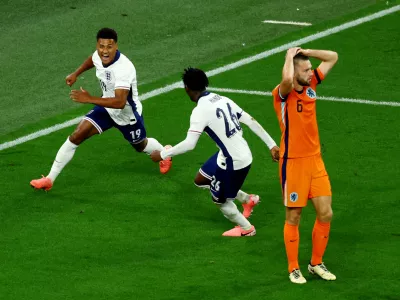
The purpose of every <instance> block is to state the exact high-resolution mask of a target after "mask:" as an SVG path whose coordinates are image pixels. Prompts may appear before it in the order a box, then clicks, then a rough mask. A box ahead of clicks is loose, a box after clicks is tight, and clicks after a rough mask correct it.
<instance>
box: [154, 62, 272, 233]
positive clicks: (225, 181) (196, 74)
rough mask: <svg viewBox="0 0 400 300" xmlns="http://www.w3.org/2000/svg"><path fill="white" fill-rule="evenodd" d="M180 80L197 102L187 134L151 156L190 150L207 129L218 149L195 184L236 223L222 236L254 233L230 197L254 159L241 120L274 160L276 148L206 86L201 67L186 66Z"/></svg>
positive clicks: (243, 114)
mask: <svg viewBox="0 0 400 300" xmlns="http://www.w3.org/2000/svg"><path fill="white" fill-rule="evenodd" d="M183 83H184V84H185V90H186V93H187V94H188V96H189V98H190V99H191V100H192V101H193V102H195V103H196V104H197V106H196V107H195V108H194V109H193V112H192V115H191V117H190V128H189V130H188V133H187V137H186V139H185V140H184V141H182V142H181V143H179V144H177V145H176V146H174V147H172V148H170V149H165V150H163V151H161V152H158V151H154V152H153V153H152V155H151V156H152V159H153V161H160V160H161V159H167V158H169V157H172V156H175V155H178V154H182V153H185V152H187V151H189V150H192V149H194V147H195V146H196V144H197V141H198V140H199V137H200V135H201V134H202V133H203V132H205V133H207V134H208V135H209V136H210V137H211V138H212V139H213V140H214V142H215V143H216V144H217V147H218V148H219V151H218V153H217V154H215V155H213V156H211V158H210V159H209V160H208V161H207V162H206V163H205V164H204V165H203V167H202V168H201V169H200V173H201V174H198V176H196V179H195V184H196V185H197V186H200V187H204V188H206V187H208V188H209V189H210V191H211V195H212V199H213V201H214V203H216V204H217V205H218V206H219V208H220V210H221V211H222V213H223V214H224V215H225V217H226V218H227V219H229V220H230V221H231V222H233V223H235V225H239V226H236V227H235V228H233V229H231V230H228V231H226V232H225V233H224V234H223V235H224V236H252V235H255V232H256V231H255V228H254V226H252V225H251V224H250V222H249V221H248V220H247V219H246V217H245V216H244V215H243V214H241V213H240V212H239V210H238V209H237V207H236V205H235V204H234V203H233V201H232V200H234V199H235V198H236V196H237V195H238V192H239V191H240V188H241V187H242V185H243V183H244V181H245V179H246V176H247V174H248V172H249V170H250V167H251V163H252V160H253V158H252V154H251V151H250V148H249V146H248V144H247V142H246V140H245V139H244V138H243V132H242V128H241V125H240V123H244V124H246V125H248V126H249V128H250V129H251V130H252V131H253V132H254V133H255V134H256V135H258V136H259V137H260V138H261V139H262V140H263V141H264V142H265V144H266V145H267V146H268V148H269V149H270V150H271V155H272V156H273V158H274V159H275V160H276V161H278V158H279V148H278V147H277V146H276V144H275V142H274V140H273V139H272V138H271V137H270V136H269V134H268V133H267V132H266V131H265V130H264V129H263V128H262V127H261V125H260V124H259V123H258V122H257V121H256V120H254V119H253V118H252V117H251V116H250V115H249V114H248V113H246V112H245V111H244V110H243V109H241V108H240V107H239V106H238V105H237V104H236V103H235V102H233V101H232V100H231V99H229V98H227V97H224V96H221V95H218V94H215V93H210V92H208V91H207V90H206V87H207V86H208V78H207V76H206V74H205V73H204V72H203V71H202V70H199V69H194V68H188V69H186V70H185V73H184V74H183ZM199 175H200V176H199ZM199 178H200V180H199Z"/></svg>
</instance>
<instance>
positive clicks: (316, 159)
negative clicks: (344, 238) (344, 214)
mask: <svg viewBox="0 0 400 300" xmlns="http://www.w3.org/2000/svg"><path fill="white" fill-rule="evenodd" d="M309 57H313V58H316V59H318V60H321V61H322V62H321V64H320V65H319V66H318V68H316V69H314V70H313V69H312V66H311V62H310V60H309ZM337 60H338V55H337V53H336V52H333V51H327V50H311V49H301V48H298V47H296V48H291V49H289V50H288V51H287V53H286V59H285V64H284V66H283V71H282V81H281V83H280V84H279V85H278V86H277V87H276V88H275V89H274V90H273V92H272V94H273V97H274V108H275V112H276V115H277V117H278V120H279V125H280V128H281V131H282V137H281V145H280V161H279V162H280V164H279V170H280V181H281V186H282V196H283V202H284V205H285V206H286V222H285V227H284V241H285V247H286V254H287V257H288V264H289V267H288V270H289V279H290V280H291V281H292V282H294V283H299V284H301V283H306V279H305V278H304V277H303V275H302V274H301V272H300V268H299V263H298V252H299V222H300V215H301V211H302V209H303V207H305V206H306V205H307V201H308V200H309V199H310V200H311V202H312V203H313V205H314V208H315V211H316V213H317V218H316V221H315V224H314V229H313V233H312V244H313V247H312V257H311V261H310V264H309V265H308V271H309V272H310V273H312V274H317V275H319V276H320V277H321V278H323V279H325V280H335V279H336V276H335V275H333V274H332V273H331V272H329V271H328V269H327V268H326V267H325V265H324V263H323V262H322V257H323V255H324V252H325V249H326V245H327V243H328V237H329V231H330V222H331V219H332V207H331V203H332V192H331V185H330V182H329V177H328V173H327V172H326V170H325V166H324V162H323V161H322V158H321V150H320V148H321V147H320V141H319V135H318V126H317V117H316V110H315V108H316V92H315V91H316V87H317V85H318V84H320V83H321V82H322V80H324V78H325V77H326V75H327V74H328V73H329V71H330V70H331V69H332V67H333V66H334V65H335V64H336V62H337Z"/></svg>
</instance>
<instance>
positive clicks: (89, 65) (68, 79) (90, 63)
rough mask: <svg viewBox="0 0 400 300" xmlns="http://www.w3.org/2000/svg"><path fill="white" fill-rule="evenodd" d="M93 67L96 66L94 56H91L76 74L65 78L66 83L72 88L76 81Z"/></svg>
mask: <svg viewBox="0 0 400 300" xmlns="http://www.w3.org/2000/svg"><path fill="white" fill-rule="evenodd" d="M93 67H94V64H93V60H92V56H89V57H88V58H87V59H86V60H85V61H84V62H83V64H81V65H80V66H79V68H78V69H76V70H75V72H73V73H71V74H69V75H68V76H67V77H66V78H65V82H66V83H67V85H69V86H72V85H73V84H74V83H75V82H76V79H77V78H78V76H79V75H81V74H82V73H83V72H85V71H87V70H90V69H91V68H93Z"/></svg>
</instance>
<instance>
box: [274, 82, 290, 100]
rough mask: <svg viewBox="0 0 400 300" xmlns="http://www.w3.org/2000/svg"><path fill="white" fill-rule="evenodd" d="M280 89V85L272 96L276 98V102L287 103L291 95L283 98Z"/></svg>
mask: <svg viewBox="0 0 400 300" xmlns="http://www.w3.org/2000/svg"><path fill="white" fill-rule="evenodd" d="M279 88H280V84H278V85H277V86H276V87H275V88H274V89H273V91H272V96H273V97H274V100H275V101H286V100H287V98H288V96H289V95H286V96H285V97H282V95H281V92H280V90H279Z"/></svg>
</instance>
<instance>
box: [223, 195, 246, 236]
mask: <svg viewBox="0 0 400 300" xmlns="http://www.w3.org/2000/svg"><path fill="white" fill-rule="evenodd" d="M219 209H220V210H221V212H222V213H223V214H224V216H225V217H226V218H227V219H228V220H229V221H231V222H232V223H235V224H238V225H239V226H240V227H242V229H244V230H249V229H250V228H251V224H250V222H249V221H248V220H247V219H246V218H245V217H244V216H243V215H242V214H241V213H240V211H239V210H238V209H237V207H236V205H235V203H233V201H230V200H227V201H226V202H225V203H224V204H220V207H219Z"/></svg>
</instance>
